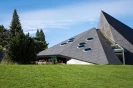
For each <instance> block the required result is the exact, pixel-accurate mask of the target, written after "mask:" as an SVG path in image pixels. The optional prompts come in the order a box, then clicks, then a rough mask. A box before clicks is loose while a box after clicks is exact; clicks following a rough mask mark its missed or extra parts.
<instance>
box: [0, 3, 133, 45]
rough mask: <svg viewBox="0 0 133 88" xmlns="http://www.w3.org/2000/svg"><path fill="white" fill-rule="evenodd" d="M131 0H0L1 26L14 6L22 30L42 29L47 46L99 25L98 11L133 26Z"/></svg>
mask: <svg viewBox="0 0 133 88" xmlns="http://www.w3.org/2000/svg"><path fill="white" fill-rule="evenodd" d="M132 3H133V0H0V12H1V13H0V25H1V24H3V25H4V26H5V27H6V28H9V26H10V22H11V19H12V13H13V10H14V9H17V12H18V15H19V17H20V22H21V25H22V27H23V30H24V32H25V33H27V32H29V33H30V35H31V36H34V35H35V32H36V30H37V29H40V28H41V29H43V30H44V33H45V36H46V40H47V42H48V43H49V47H51V46H53V45H55V44H57V43H60V42H62V41H63V40H65V39H68V38H70V37H72V36H75V35H77V34H79V33H81V32H84V31H86V30H88V29H90V28H92V27H96V28H97V25H98V20H99V16H100V12H101V10H103V11H105V12H107V13H108V14H110V15H112V16H113V17H115V18H117V19H118V20H120V21H122V22H123V23H125V24H127V25H128V26H130V27H131V28H133V5H132Z"/></svg>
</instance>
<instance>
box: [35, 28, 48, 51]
mask: <svg viewBox="0 0 133 88" xmlns="http://www.w3.org/2000/svg"><path fill="white" fill-rule="evenodd" d="M34 41H35V47H36V53H39V52H40V51H42V50H45V49H47V48H48V43H47V42H46V41H45V35H44V32H43V30H42V29H41V30H40V31H39V30H38V29H37V32H36V37H35V38H34Z"/></svg>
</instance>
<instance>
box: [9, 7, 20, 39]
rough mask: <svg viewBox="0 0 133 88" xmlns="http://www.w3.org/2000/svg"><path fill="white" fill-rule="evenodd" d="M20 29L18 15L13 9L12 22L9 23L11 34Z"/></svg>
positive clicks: (13, 34)
mask: <svg viewBox="0 0 133 88" xmlns="http://www.w3.org/2000/svg"><path fill="white" fill-rule="evenodd" d="M20 30H22V27H21V23H20V20H19V16H18V14H17V10H16V9H15V10H14V12H13V17H12V22H11V25H10V32H11V36H15V35H16V33H17V32H19V31H20Z"/></svg>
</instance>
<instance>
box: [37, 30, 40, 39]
mask: <svg viewBox="0 0 133 88" xmlns="http://www.w3.org/2000/svg"><path fill="white" fill-rule="evenodd" d="M36 39H37V40H38V41H39V40H40V32H39V29H37V32H36Z"/></svg>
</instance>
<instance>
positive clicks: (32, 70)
mask: <svg viewBox="0 0 133 88" xmlns="http://www.w3.org/2000/svg"><path fill="white" fill-rule="evenodd" d="M0 88H133V66H122V65H0Z"/></svg>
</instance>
